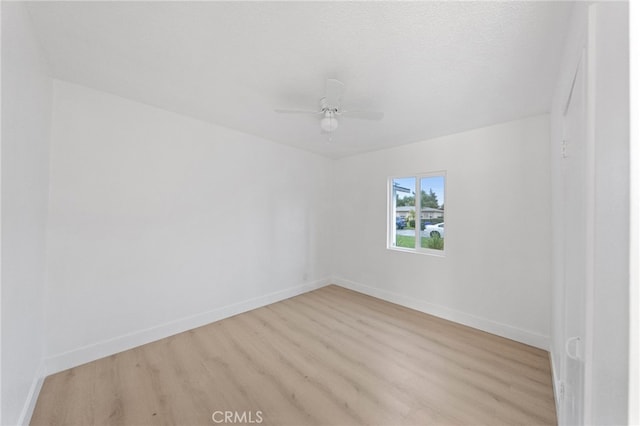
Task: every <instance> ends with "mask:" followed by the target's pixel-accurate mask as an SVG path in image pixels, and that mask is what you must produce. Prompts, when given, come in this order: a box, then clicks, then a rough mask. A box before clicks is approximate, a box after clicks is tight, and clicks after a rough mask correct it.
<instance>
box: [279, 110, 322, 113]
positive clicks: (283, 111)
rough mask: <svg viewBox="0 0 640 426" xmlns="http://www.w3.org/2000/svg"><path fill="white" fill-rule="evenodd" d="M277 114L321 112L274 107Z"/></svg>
mask: <svg viewBox="0 0 640 426" xmlns="http://www.w3.org/2000/svg"><path fill="white" fill-rule="evenodd" d="M273 111H274V112H277V113H278V114H322V111H307V110H302V109H274V110H273Z"/></svg>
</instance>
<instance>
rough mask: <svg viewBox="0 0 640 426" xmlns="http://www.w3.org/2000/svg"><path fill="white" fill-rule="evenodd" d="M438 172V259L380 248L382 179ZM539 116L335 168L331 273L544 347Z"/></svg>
mask: <svg viewBox="0 0 640 426" xmlns="http://www.w3.org/2000/svg"><path fill="white" fill-rule="evenodd" d="M439 170H446V172H447V182H446V185H447V188H446V192H447V193H446V196H447V198H446V202H445V204H446V219H445V222H446V224H447V237H446V239H445V244H446V256H445V257H438V256H429V255H421V254H414V253H404V252H398V251H393V250H388V249H387V248H386V229H387V224H386V220H387V198H386V197H387V178H388V177H389V176H402V175H405V174H411V173H420V172H429V171H439ZM549 172H550V170H549V128H548V117H547V116H546V115H542V116H536V117H531V118H527V119H523V120H518V121H513V122H509V123H504V124H499V125H495V126H491V127H486V128H482V129H477V130H473V131H469V132H465V133H459V134H455V135H451V136H446V137H441V138H437V139H433V140H429V141H425V142H421V143H416V144H412V145H406V146H403V147H399V148H394V149H388V150H384V151H378V152H373V153H369V154H364V155H358V156H354V157H348V158H344V159H341V160H338V161H337V162H336V172H335V179H334V180H335V182H336V192H335V200H336V201H335V205H334V210H335V212H334V216H335V218H336V219H335V224H336V226H337V228H336V230H335V233H334V239H335V245H334V274H335V276H336V281H337V282H338V283H341V284H343V285H346V286H350V287H353V288H356V289H359V290H362V291H366V292H369V293H370V294H374V295H377V296H379V297H383V298H386V299H389V300H393V301H395V302H398V303H403V304H405V305H408V306H411V307H414V308H416V309H421V310H423V311H426V312H431V313H434V314H436V315H440V316H443V317H445V318H450V319H453V320H456V321H459V322H462V323H465V324H469V325H471V326H474V327H477V328H480V329H484V330H487V331H490V332H493V333H496V334H500V335H503V336H506V337H510V338H514V339H516V340H520V341H524V342H528V343H530V344H532V345H535V346H539V347H542V348H546V347H547V345H548V336H549V317H550V306H549V301H550V291H551V288H550V254H549V240H550V237H551V230H550V215H549V209H550V195H549V185H550V183H549Z"/></svg>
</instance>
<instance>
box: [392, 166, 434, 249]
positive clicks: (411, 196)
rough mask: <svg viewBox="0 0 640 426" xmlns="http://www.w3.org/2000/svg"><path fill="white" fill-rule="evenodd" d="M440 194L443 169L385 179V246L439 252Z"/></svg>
mask: <svg viewBox="0 0 640 426" xmlns="http://www.w3.org/2000/svg"><path fill="white" fill-rule="evenodd" d="M416 194H420V196H419V197H416ZM444 197H445V172H437V173H424V174H420V175H413V176H406V177H394V178H391V179H389V224H388V227H389V236H388V243H387V247H388V248H390V249H398V250H403V251H415V252H420V253H431V254H440V255H442V254H443V253H444V239H445V232H444V230H445V226H444V223H445V220H444V219H445V214H444V200H445V199H444Z"/></svg>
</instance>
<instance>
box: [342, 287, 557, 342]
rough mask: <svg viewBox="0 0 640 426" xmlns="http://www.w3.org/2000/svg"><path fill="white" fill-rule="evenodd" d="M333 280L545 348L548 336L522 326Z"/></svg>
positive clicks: (431, 313)
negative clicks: (521, 327)
mask: <svg viewBox="0 0 640 426" xmlns="http://www.w3.org/2000/svg"><path fill="white" fill-rule="evenodd" d="M333 283H334V284H336V285H339V286H341V287H344V288H348V289H350V290H354V291H357V292H359V293H364V294H367V295H369V296H373V297H376V298H378V299H382V300H386V301H388V302H391V303H396V304H398V305H402V306H405V307H407V308H411V309H415V310H416V311H420V312H424V313H426V314H429V315H433V316H436V317H439V318H443V319H446V320H449V321H453V322H456V323H459V324H463V325H466V326H469V327H472V328H476V329H478V330H482V331H486V332H487V333H491V334H495V335H498V336H501V337H506V338H507V339H511V340H515V341H516V342H521V343H525V344H527V345H531V346H535V347H536V348H540V349H544V350H545V351H548V350H549V337H548V336H544V335H541V334H538V333H535V332H532V331H528V330H523V329H520V328H517V327H513V326H510V325H507V324H503V323H500V322H496V321H493V320H490V319H487V318H482V317H478V316H475V315H471V314H468V313H465V312H461V311H457V310H455V309H451V308H447V307H446V306H441V305H436V304H434V303H429V302H425V301H423V300H417V299H414V298H412V297H408V296H404V295H401V294H398V293H393V292H390V291H387V290H381V289H378V288H375V287H370V286H367V285H364V284H360V283H357V282H354V281H351V280H347V279H344V278H340V277H334V278H333Z"/></svg>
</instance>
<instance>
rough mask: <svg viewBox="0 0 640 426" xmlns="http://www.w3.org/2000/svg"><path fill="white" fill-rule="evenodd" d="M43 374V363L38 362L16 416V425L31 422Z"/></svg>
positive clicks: (42, 381)
mask: <svg viewBox="0 0 640 426" xmlns="http://www.w3.org/2000/svg"><path fill="white" fill-rule="evenodd" d="M45 376H46V374H45V367H44V364H40V367H39V368H38V371H37V372H36V375H35V377H34V378H33V381H32V382H31V387H30V388H29V393H28V394H27V399H26V400H25V402H24V406H23V407H22V411H21V412H20V417H18V425H20V426H22V425H28V424H29V422H31V416H32V415H33V410H34V409H35V408H36V402H38V395H40V389H42V383H44V378H45Z"/></svg>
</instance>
